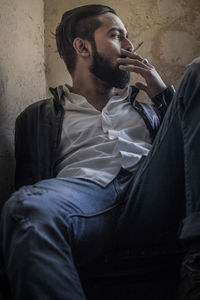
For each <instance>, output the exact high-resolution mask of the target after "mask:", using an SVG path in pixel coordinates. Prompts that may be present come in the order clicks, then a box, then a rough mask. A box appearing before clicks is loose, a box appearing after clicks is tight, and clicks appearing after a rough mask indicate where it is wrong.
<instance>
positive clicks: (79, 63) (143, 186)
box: [1, 5, 200, 300]
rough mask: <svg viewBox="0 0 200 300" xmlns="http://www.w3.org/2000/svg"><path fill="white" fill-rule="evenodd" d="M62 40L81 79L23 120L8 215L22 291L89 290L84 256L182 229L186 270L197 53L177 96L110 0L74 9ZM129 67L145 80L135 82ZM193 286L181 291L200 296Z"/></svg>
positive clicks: (193, 233) (16, 285)
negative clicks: (82, 271) (142, 98)
mask: <svg viewBox="0 0 200 300" xmlns="http://www.w3.org/2000/svg"><path fill="white" fill-rule="evenodd" d="M56 41H57V48H58V52H59V54H60V56H61V57H62V58H63V60H64V61H65V64H66V66H67V68H68V70H69V72H70V74H71V76H72V81H73V84H72V86H71V87H70V86H68V85H63V86H59V87H57V88H55V89H51V92H52V94H53V98H51V99H47V100H42V101H39V102H37V103H34V104H32V105H31V106H29V107H28V108H27V109H25V111H24V112H22V113H21V114H20V116H19V117H18V118H17V121H16V131H15V154H16V189H19V190H18V191H16V192H15V193H14V194H13V195H12V196H11V198H10V199H9V200H8V201H7V203H6V204H5V206H4V209H3V213H2V218H1V253H2V254H1V255H2V260H3V264H4V269H5V270H6V271H5V272H6V274H7V277H8V280H9V286H10V290H11V294H12V297H13V299H17V300H19V299H20V300H25V299H29V300H30V299H34V300H36V299H37V300H39V299H41V300H42V299H57V300H58V299H60V300H61V299H68V300H69V299H73V300H78V299H85V294H84V291H83V288H82V286H81V282H80V278H79V275H78V272H77V267H79V266H81V267H82V266H87V264H88V263H90V262H92V261H94V260H95V259H97V258H98V257H100V256H102V255H104V254H106V253H108V252H110V251H119V250H123V249H127V248H134V249H144V250H145V251H146V252H147V253H148V249H150V248H151V249H154V250H155V251H157V253H158V255H159V251H161V250H159V249H162V247H163V248H165V247H166V245H168V248H169V249H170V247H171V249H174V247H175V245H176V244H177V243H178V242H179V240H180V239H181V240H183V241H185V242H186V244H187V245H189V247H190V248H192V249H193V250H194V245H195V247H196V248H195V249H196V250H195V251H196V252H195V251H193V250H192V254H190V250H188V251H189V252H188V254H187V257H186V259H185V260H184V263H183V266H184V268H185V269H184V272H186V275H184V276H186V277H184V280H185V278H187V271H188V272H189V273H190V274H191V269H192V268H193V265H195V266H198V263H197V262H196V260H198V259H199V258H198V255H196V256H195V257H196V258H195V259H196V260H194V259H193V262H191V261H192V260H191V259H189V260H188V255H189V257H191V256H190V255H193V253H194V252H195V253H199V243H198V240H199V235H200V221H199V220H200V218H199V200H200V197H199V196H200V185H199V184H198V181H197V179H198V178H199V175H200V174H199V173H200V169H199V167H198V165H197V161H199V159H200V157H199V156H200V143H199V140H200V136H199V129H200V122H199V113H200V104H199V103H200V101H199V94H200V87H199V86H200V85H199V83H200V80H199V68H200V64H199V62H198V61H196V62H194V63H193V64H192V65H191V66H190V67H189V68H188V69H187V71H186V73H185V75H184V77H183V79H182V82H181V84H180V86H179V88H178V91H177V94H176V95H175V91H174V89H173V87H172V86H169V87H166V85H165V83H164V82H163V80H162V79H161V77H160V76H159V74H158V73H157V72H156V70H155V68H154V67H153V66H152V65H151V64H150V63H149V62H148V60H146V59H143V58H142V57H141V56H140V55H138V54H137V53H136V52H134V46H133V44H132V42H131V41H130V40H129V39H128V33H127V30H126V28H125V27H124V24H123V23H122V21H121V20H120V19H119V17H118V16H117V15H116V12H115V11H114V10H113V9H112V8H110V7H107V6H103V5H86V6H82V7H77V8H74V9H72V10H70V11H67V12H65V13H64V15H63V17H62V20H61V23H60V24H59V26H58V27H57V30H56ZM131 72H133V73H137V74H140V75H141V76H142V77H143V79H144V81H145V83H141V82H137V83H136V85H135V86H130V85H129V80H130V73H131ZM140 89H142V90H144V91H145V92H146V94H147V95H148V97H150V98H151V100H152V104H145V103H141V102H138V101H137V99H136V98H137V94H138V92H139V90H140ZM164 116H165V117H164ZM93 245H95V247H94V246H93ZM192 258H194V256H192ZM191 264H192V266H191ZM197 269H198V268H197ZM195 270H196V269H195ZM196 273H197V274H199V269H198V270H197V271H195V274H196ZM184 274H185V273H184ZM188 289H189V291H187V292H185V295H186V294H187V296H184V295H182V296H180V297H182V298H180V299H184V297H186V299H187V300H188V299H196V298H187V297H188V295H189V293H190V291H191V290H192V291H194V286H192V287H191V286H190V287H188ZM195 289H197V291H198V290H199V287H198V285H195Z"/></svg>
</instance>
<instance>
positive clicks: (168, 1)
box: [45, 0, 200, 86]
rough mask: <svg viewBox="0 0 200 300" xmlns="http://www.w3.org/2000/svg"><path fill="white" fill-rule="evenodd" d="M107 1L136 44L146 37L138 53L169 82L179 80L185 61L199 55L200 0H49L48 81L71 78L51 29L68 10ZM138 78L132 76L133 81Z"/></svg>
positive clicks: (46, 35)
mask: <svg viewBox="0 0 200 300" xmlns="http://www.w3.org/2000/svg"><path fill="white" fill-rule="evenodd" d="M94 3H99V4H106V5H109V6H111V7H113V8H114V9H116V11H117V13H118V15H119V16H120V18H121V19H122V20H123V22H124V24H125V25H126V28H127V29H128V32H129V37H130V39H131V40H132V42H133V44H134V45H135V46H136V45H137V44H138V43H139V42H141V41H144V45H143V47H142V48H141V49H140V51H139V52H138V53H140V54H141V55H142V56H144V57H147V58H148V59H149V61H150V62H151V63H152V64H153V65H154V66H155V67H156V68H157V70H158V71H159V73H160V74H161V75H162V77H163V79H164V80H165V81H166V83H167V84H170V83H173V84H174V85H176V84H177V82H178V79H179V78H180V76H181V75H182V72H183V70H184V68H185V65H186V64H187V63H189V62H190V61H191V60H192V59H193V58H195V57H196V56H199V55H200V51H199V49H200V31H199V28H200V1H199V0H123V1H121V0H108V1H100V0H99V1H97V2H96V1H82V0H71V1H70V0H68V1H66V0H59V1H57V0H46V1H45V28H46V30H45V32H46V34H45V37H46V38H45V42H46V64H47V84H48V85H50V86H55V85H57V84H60V83H64V82H70V79H69V78H70V77H69V75H68V73H67V72H66V71H65V67H64V64H63V62H62V61H61V60H60V59H59V56H58V54H57V53H56V45H55V39H54V38H53V36H52V34H51V32H55V28H56V26H57V24H58V22H59V21H60V18H61V16H62V14H63V12H64V11H65V10H68V9H71V8H73V7H77V6H80V5H84V4H94ZM136 79H138V78H136V76H134V75H133V76H132V83H134V81H135V80H136Z"/></svg>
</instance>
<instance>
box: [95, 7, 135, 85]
mask: <svg viewBox="0 0 200 300" xmlns="http://www.w3.org/2000/svg"><path fill="white" fill-rule="evenodd" d="M98 18H99V20H100V21H101V22H102V26H101V27H99V28H98V29H97V30H96V31H95V34H94V42H93V43H91V46H92V52H93V57H92V62H91V66H90V72H91V73H92V74H94V75H95V76H96V77H98V78H99V79H101V80H102V81H104V82H106V83H107V84H108V85H109V86H111V87H116V88H124V87H126V86H127V85H128V83H129V81H130V72H127V71H123V70H120V69H119V65H118V63H117V62H116V59H117V58H119V57H122V56H121V48H124V49H126V50H132V48H133V47H132V44H131V42H130V41H129V40H128V38H127V32H126V29H125V27H124V25H123V23H122V22H121V20H120V19H119V18H118V17H117V16H115V15H114V14H112V13H106V14H103V15H100V16H99V17H98Z"/></svg>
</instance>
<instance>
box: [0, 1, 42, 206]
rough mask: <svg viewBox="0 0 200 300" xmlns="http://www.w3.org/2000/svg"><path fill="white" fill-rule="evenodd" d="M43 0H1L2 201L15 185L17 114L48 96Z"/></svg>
mask: <svg viewBox="0 0 200 300" xmlns="http://www.w3.org/2000/svg"><path fill="white" fill-rule="evenodd" d="M43 7H44V5H43V1H42V0H34V1H32V0H17V1H16V0H1V1H0V103H1V105H0V203H1V204H2V203H3V201H5V200H6V199H7V198H8V196H9V194H10V192H11V191H12V187H13V173H14V159H13V131H14V122H15V119H16V116H17V115H18V114H19V113H20V112H21V111H22V110H23V109H24V107H26V106H27V105H28V104H30V103H31V102H33V101H36V100H38V99H39V98H43V97H45V95H46V81H45V72H44V22H43V13H44V10H43Z"/></svg>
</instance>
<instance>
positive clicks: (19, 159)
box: [15, 115, 32, 189]
mask: <svg viewBox="0 0 200 300" xmlns="http://www.w3.org/2000/svg"><path fill="white" fill-rule="evenodd" d="M29 153H30V152H29V144H28V139H27V127H26V125H25V124H24V122H23V118H22V116H21V115H19V116H18V118H17V119H16V122H15V161H16V169H15V188H16V189H18V188H20V187H21V186H22V185H28V184H32V169H31V168H30V157H29Z"/></svg>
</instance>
